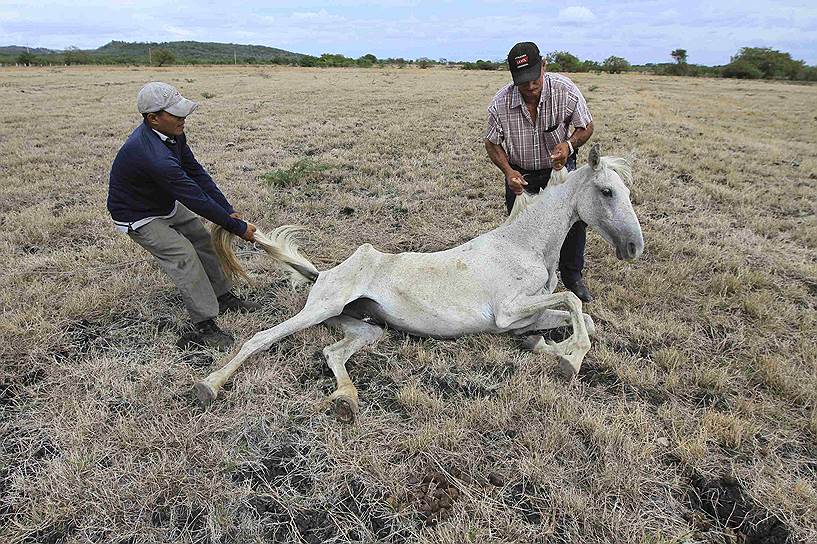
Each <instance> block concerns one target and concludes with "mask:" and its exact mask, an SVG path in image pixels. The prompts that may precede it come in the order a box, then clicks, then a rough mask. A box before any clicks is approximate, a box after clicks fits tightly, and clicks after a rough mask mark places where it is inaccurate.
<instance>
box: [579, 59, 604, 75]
mask: <svg viewBox="0 0 817 544" xmlns="http://www.w3.org/2000/svg"><path fill="white" fill-rule="evenodd" d="M580 71H581V72H601V63H600V62H599V61H597V60H585V61H583V62H582V66H581V70H580Z"/></svg>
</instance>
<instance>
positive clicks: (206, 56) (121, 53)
mask: <svg viewBox="0 0 817 544" xmlns="http://www.w3.org/2000/svg"><path fill="white" fill-rule="evenodd" d="M157 49H166V50H168V51H170V52H171V53H173V56H174V57H175V59H176V60H175V62H176V63H179V64H198V63H202V64H210V63H213V64H220V63H233V62H234V61H237V62H239V63H242V64H244V63H253V62H261V63H266V62H270V61H279V62H298V61H299V60H300V59H301V58H303V57H304V56H306V55H303V54H302V53H293V52H292V51H286V50H285V49H278V48H276V47H267V46H265V45H242V44H234V43H216V42H192V41H185V42H121V41H112V42H110V43H106V44H105V45H103V46H102V47H98V48H96V49H74V50H72V51H70V54H71V55H74V56H75V57H76V56H77V55H80V56H81V57H82V58H83V59H84V62H82V63H85V62H91V63H122V64H147V62H148V55H149V53H148V50H150V51H152V52H155V51H156V50H157ZM27 51H28V52H29V53H31V54H32V55H36V56H38V57H41V58H42V59H43V60H45V61H47V62H50V61H51V58H52V57H53V62H55V63H57V62H62V59H63V58H65V55H66V51H57V50H53V49H45V48H27V47H23V46H19V45H10V46H6V47H0V62H14V60H15V59H16V58H17V56H18V55H20V54H21V53H25V52H27Z"/></svg>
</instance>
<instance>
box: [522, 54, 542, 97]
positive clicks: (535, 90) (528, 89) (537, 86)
mask: <svg viewBox="0 0 817 544" xmlns="http://www.w3.org/2000/svg"><path fill="white" fill-rule="evenodd" d="M544 80H545V63H544V62H543V63H542V71H541V73H540V74H539V77H538V78H537V79H534V80H533V81H528V82H527V83H520V84H519V85H517V88H518V89H519V94H521V95H522V98H524V99H525V102H538V101H539V97H541V96H542V85H543V83H544Z"/></svg>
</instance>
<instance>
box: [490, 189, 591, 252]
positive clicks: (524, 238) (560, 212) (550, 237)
mask: <svg viewBox="0 0 817 544" xmlns="http://www.w3.org/2000/svg"><path fill="white" fill-rule="evenodd" d="M546 190H547V191H548V194H546V195H542V196H540V197H539V198H538V199H537V201H536V202H534V203H533V204H532V205H531V206H530V207H529V208H528V209H527V210H525V212H524V213H522V215H520V216H519V217H518V218H517V219H516V220H515V221H514V222H512V223H510V224H508V225H505V226H503V227H501V230H502V232H503V235H504V236H506V237H507V238H508V239H509V240H510V241H513V242H514V243H516V244H517V245H519V246H523V247H529V248H530V249H531V250H533V251H535V252H537V253H544V254H545V255H548V254H553V253H555V254H557V255H558V252H559V249H560V248H561V247H562V242H564V239H565V236H567V231H568V230H570V227H572V226H573V223H575V222H576V221H578V219H579V214H578V212H577V211H576V204H577V193H578V190H579V183H578V182H577V181H576V180H572V181H568V182H566V183H563V184H561V185H558V186H556V187H551V188H549V189H546ZM497 230H500V229H497Z"/></svg>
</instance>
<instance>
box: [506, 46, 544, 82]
mask: <svg viewBox="0 0 817 544" xmlns="http://www.w3.org/2000/svg"><path fill="white" fill-rule="evenodd" d="M508 68H510V70H511V75H512V76H513V84H514V85H520V84H522V83H527V82H528V81H533V80H534V79H538V78H539V75H540V74H541V73H542V55H540V54H539V48H538V47H536V44H535V43H533V42H519V43H518V44H516V45H514V46H513V47H512V48H511V52H510V53H508Z"/></svg>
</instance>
